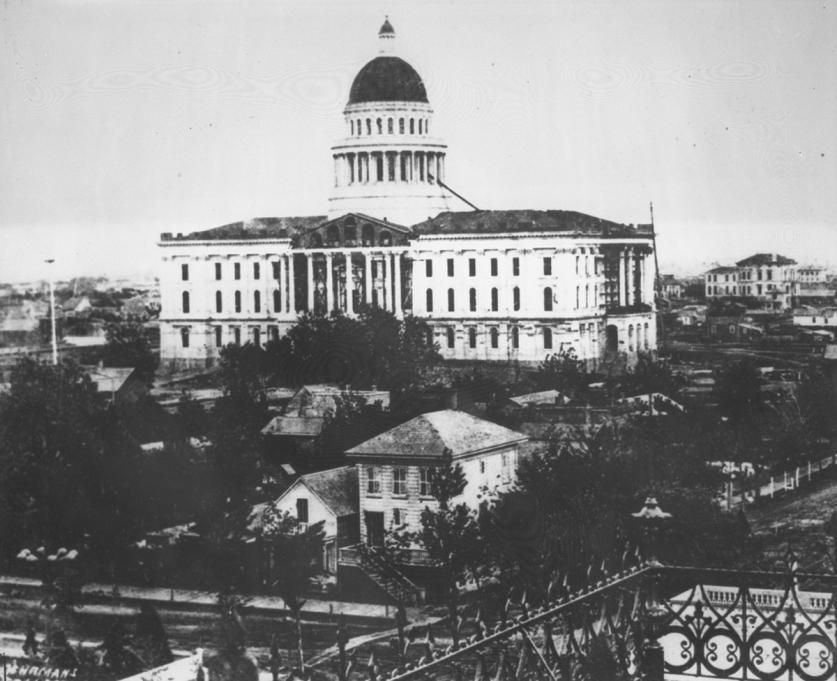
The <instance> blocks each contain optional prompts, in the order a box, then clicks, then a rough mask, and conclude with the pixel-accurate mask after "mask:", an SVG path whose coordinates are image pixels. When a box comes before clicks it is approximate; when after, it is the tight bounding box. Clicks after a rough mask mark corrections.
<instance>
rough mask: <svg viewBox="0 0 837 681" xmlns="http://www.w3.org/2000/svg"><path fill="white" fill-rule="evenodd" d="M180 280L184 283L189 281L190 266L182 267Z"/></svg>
mask: <svg viewBox="0 0 837 681" xmlns="http://www.w3.org/2000/svg"><path fill="white" fill-rule="evenodd" d="M180 278H181V279H182V280H183V281H189V265H185V264H184V265H181V266H180Z"/></svg>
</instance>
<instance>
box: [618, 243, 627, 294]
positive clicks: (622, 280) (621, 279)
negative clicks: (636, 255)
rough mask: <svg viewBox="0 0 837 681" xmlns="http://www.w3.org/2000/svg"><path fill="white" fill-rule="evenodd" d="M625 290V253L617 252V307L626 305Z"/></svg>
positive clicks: (622, 251)
mask: <svg viewBox="0 0 837 681" xmlns="http://www.w3.org/2000/svg"><path fill="white" fill-rule="evenodd" d="M626 293H627V291H626V289H625V251H624V250H621V251H619V306H620V307H625V305H627V304H628V303H627V302H625V301H626Z"/></svg>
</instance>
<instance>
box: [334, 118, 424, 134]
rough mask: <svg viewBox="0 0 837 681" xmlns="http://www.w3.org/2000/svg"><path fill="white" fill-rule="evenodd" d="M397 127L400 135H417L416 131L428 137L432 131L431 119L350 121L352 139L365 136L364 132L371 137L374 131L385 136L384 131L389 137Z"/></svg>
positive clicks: (367, 119)
mask: <svg viewBox="0 0 837 681" xmlns="http://www.w3.org/2000/svg"><path fill="white" fill-rule="evenodd" d="M396 125H398V134H399V135H407V134H409V135H415V134H416V131H418V134H419V135H426V134H427V133H428V132H429V130H430V119H428V118H419V119H416V118H399V119H398V120H397V121H396V119H395V118H386V119H383V118H376V119H372V118H366V119H363V118H356V119H352V120H350V121H349V131H350V133H351V135H352V137H360V136H361V135H363V134H364V130H365V131H366V133H365V134H367V135H371V134H372V131H373V130H374V131H376V132H377V133H378V134H379V135H383V134H384V129H386V133H387V134H388V135H394V134H395V126H396ZM407 131H409V132H407Z"/></svg>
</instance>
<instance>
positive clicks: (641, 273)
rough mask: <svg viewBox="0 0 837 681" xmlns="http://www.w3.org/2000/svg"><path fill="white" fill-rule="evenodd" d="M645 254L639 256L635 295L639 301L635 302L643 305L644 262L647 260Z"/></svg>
mask: <svg viewBox="0 0 837 681" xmlns="http://www.w3.org/2000/svg"><path fill="white" fill-rule="evenodd" d="M647 257H648V256H647V254H645V253H642V254H641V255H640V256H639V291H638V293H637V297H638V298H639V300H638V301H637V302H640V303H644V302H646V300H645V298H646V290H645V260H646V258H647Z"/></svg>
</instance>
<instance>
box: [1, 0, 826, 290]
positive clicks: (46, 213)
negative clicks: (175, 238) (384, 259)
mask: <svg viewBox="0 0 837 681" xmlns="http://www.w3.org/2000/svg"><path fill="white" fill-rule="evenodd" d="M0 13H2V15H1V18H2V22H0V37H2V49H3V54H2V58H0V230H2V231H0V239H1V240H2V243H0V246H2V247H1V248H0V280H20V279H29V278H39V277H42V276H44V273H45V270H44V265H43V263H42V261H43V259H44V258H46V257H54V258H56V259H57V261H58V262H57V264H56V274H57V275H58V276H71V275H75V274H99V273H106V274H135V273H142V272H151V273H153V272H154V271H155V267H156V262H157V254H156V251H155V247H154V245H155V243H156V240H157V238H158V236H159V233H160V232H162V231H172V232H186V231H192V230H196V229H203V228H209V227H213V226H216V225H220V224H224V223H227V222H232V221H236V220H240V219H242V218H247V217H252V216H278V215H311V214H324V213H325V212H326V210H327V208H326V200H327V198H328V193H329V188H330V186H331V181H332V168H331V157H330V152H329V146H330V144H331V142H332V141H333V140H334V139H335V138H336V137H338V136H339V135H340V134H341V132H342V115H341V112H342V109H343V106H344V105H345V103H346V99H347V96H348V90H349V86H350V84H351V81H352V78H353V77H354V75H355V73H356V72H357V71H358V69H359V68H360V67H361V66H362V65H363V64H364V63H365V62H366V61H368V60H369V59H371V58H372V57H374V56H375V55H376V54H377V49H378V46H377V30H378V28H379V26H380V24H381V22H382V20H383V18H384V15H385V14H388V15H389V16H390V20H391V21H392V23H393V25H394V27H395V30H396V33H397V36H398V38H397V44H398V47H397V50H398V54H400V56H402V57H404V58H406V59H407V60H408V61H410V63H412V64H413V66H414V67H415V68H416V69H417V70H418V72H419V73H420V74H421V75H422V77H423V79H424V81H425V84H426V86H427V89H428V95H429V98H430V102H431V104H432V106H433V107H434V109H435V111H436V119H435V124H434V132H435V133H438V134H440V135H442V136H443V137H444V138H445V139H446V141H447V143H448V145H449V149H448V158H447V178H446V179H447V181H448V183H449V184H450V185H451V186H452V187H453V188H454V189H456V190H457V191H458V192H459V193H461V194H463V195H465V196H466V197H467V198H468V199H470V200H471V201H472V202H473V203H475V204H476V205H478V206H479V207H481V208H504V209H511V208H560V209H569V210H578V211H582V212H586V213H590V214H593V215H596V216H599V217H603V218H608V219H611V220H616V221H619V222H646V221H647V220H648V204H649V201H653V202H654V208H655V215H656V223H657V229H658V232H659V235H660V236H659V243H658V247H659V256H660V262H661V268H662V269H663V270H664V271H675V272H699V271H702V269H704V268H705V267H706V266H707V265H708V264H710V263H714V262H731V261H734V260H736V259H740V258H742V257H745V256H747V255H749V254H751V253H752V252H756V251H769V252H774V251H777V252H781V253H784V254H786V255H789V256H792V257H794V258H797V259H798V260H800V261H803V262H814V263H822V264H830V265H832V266H837V87H835V83H837V3H835V2H833V0H820V1H818V2H807V1H806V0H789V1H787V2H775V1H769V0H748V1H744V2H737V1H734V0H730V1H724V2H721V1H711V2H710V1H704V2H698V1H692V0H681V1H678V2H671V1H670V0H659V1H650V0H618V1H616V2H595V1H591V0H584V1H583V2H582V1H580V0H573V1H569V0H550V1H549V2H543V3H534V2H526V3H518V2H505V1H504V2H474V1H473V0H469V1H468V2H464V1H455V2H454V1H449V2H436V3H428V2H417V1H413V2H409V3H408V2H403V1H400V2H397V1H395V0H390V1H388V2H384V1H375V2H356V1H354V0H348V1H346V0H342V1H340V2H334V3H327V2H319V1H318V2H312V1H311V0H303V1H300V2H296V1H294V2H290V1H281V2H280V1H279V0H273V1H271V2H267V1H264V2H259V1H254V0H248V1H247V2H211V1H207V0H201V1H199V2H198V1H195V2H192V1H190V0H159V1H154V0H119V1H117V0H106V1H105V0H101V1H89V2H87V1H85V2H75V1H70V0H61V1H56V0H40V1H39V2H32V1H28V0H6V1H5V4H4V5H3V6H2V9H0Z"/></svg>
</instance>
